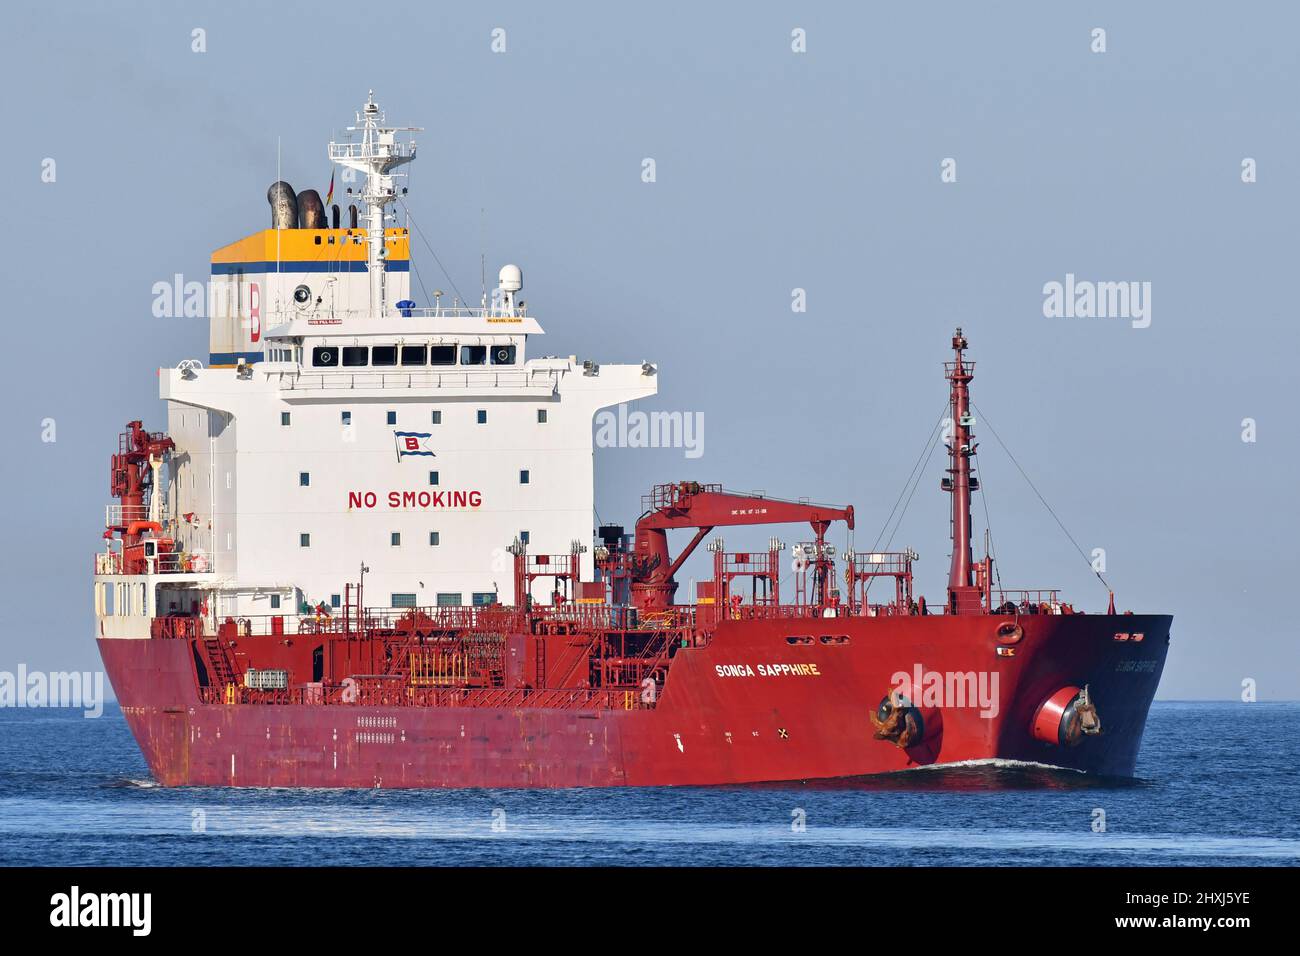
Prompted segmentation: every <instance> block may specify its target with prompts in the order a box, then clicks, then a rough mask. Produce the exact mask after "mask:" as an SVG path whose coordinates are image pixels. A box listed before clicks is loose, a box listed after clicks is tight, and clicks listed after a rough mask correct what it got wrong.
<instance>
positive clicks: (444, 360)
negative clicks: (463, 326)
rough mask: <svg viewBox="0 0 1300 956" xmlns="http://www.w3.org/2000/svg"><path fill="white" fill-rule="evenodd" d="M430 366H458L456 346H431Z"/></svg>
mask: <svg viewBox="0 0 1300 956" xmlns="http://www.w3.org/2000/svg"><path fill="white" fill-rule="evenodd" d="M429 364H430V365H455V364H456V346H454V345H430V346H429Z"/></svg>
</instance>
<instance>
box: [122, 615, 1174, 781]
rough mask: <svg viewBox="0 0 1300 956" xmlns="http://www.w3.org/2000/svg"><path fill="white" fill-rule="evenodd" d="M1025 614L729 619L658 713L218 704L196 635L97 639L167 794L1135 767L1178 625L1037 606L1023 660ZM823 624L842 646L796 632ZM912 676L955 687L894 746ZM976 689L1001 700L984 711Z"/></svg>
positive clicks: (675, 668)
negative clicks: (1067, 724)
mask: <svg viewBox="0 0 1300 956" xmlns="http://www.w3.org/2000/svg"><path fill="white" fill-rule="evenodd" d="M1009 620H1010V619H1009V618H1006V617H999V616H991V615H975V616H959V615H958V616H947V615H943V616H925V615H914V616H899V617H845V618H836V619H834V620H833V621H830V620H826V621H819V620H818V619H812V620H802V621H791V620H780V619H767V620H746V621H723V622H721V623H719V625H718V627H717V630H716V632H715V633H714V634H713V636H712V639H711V640H710V642H709V643H708V644H707V645H705V646H700V647H685V648H681V649H680V650H678V651H677V653H676V654H675V655H674V656H673V658H672V660H671V663H670V666H669V668H668V672H667V679H666V681H665V682H664V686H663V691H662V693H661V694H660V695H659V698H658V700H657V701H656V702H654V704H653V706H650V707H643V706H636V707H634V708H632V707H631V706H630V701H629V707H630V709H617V708H614V709H611V708H609V707H594V706H593V707H590V708H589V709H583V708H581V707H578V708H575V707H548V706H531V705H527V704H525V705H524V706H508V707H493V706H437V707H428V706H388V707H383V706H370V705H361V704H342V703H320V704H309V703H287V704H264V703H262V704H252V703H230V704H222V703H209V702H205V699H204V695H203V694H202V693H201V688H200V683H199V681H198V680H197V679H196V670H195V664H194V657H195V652H194V649H193V647H192V643H191V642H189V641H186V640H179V639H159V638H157V637H153V638H143V639H100V640H99V646H100V651H101V654H102V656H103V659H104V664H105V667H106V669H107V672H108V675H109V679H110V680H111V682H112V685H113V688H114V690H115V692H116V694H117V699H118V701H119V702H120V704H121V706H122V709H123V712H124V714H125V715H126V719H127V721H128V723H129V724H130V727H131V730H132V732H133V733H134V735H135V738H136V740H137V741H138V742H139V744H140V747H141V750H142V751H143V753H144V756H145V758H146V760H147V761H148V764H149V767H150V770H151V771H152V773H153V775H154V776H155V778H156V779H157V780H158V781H159V782H160V783H162V784H164V785H167V786H240V787H397V788H401V787H432V788H439V787H494V788H495V787H501V788H508V787H551V788H558V787H609V786H683V785H729V784H747V783H765V782H777V781H816V780H829V779H837V778H845V777H856V776H862V775H868V774H876V773H883V772H889V771H897V770H903V769H907V768H912V767H917V766H924V765H931V764H941V763H953V762H958V761H967V760H979V759H989V758H1004V759H1014V760H1023V761H1035V762H1041V763H1044V764H1051V765H1055V766H1060V767H1066V768H1073V769H1077V770H1082V771H1088V772H1092V773H1096V774H1101V775H1107V776H1132V775H1133V774H1134V771H1135V766H1136V761H1137V754H1138V749H1139V747H1140V745H1141V741H1142V732H1143V727H1144V725H1145V721H1146V717H1147V712H1148V709H1149V707H1150V704H1151V700H1152V698H1153V697H1154V695H1155V691H1156V686H1157V684H1158V683H1159V679H1160V674H1161V671H1162V669H1163V666H1164V660H1165V655H1166V652H1167V649H1168V643H1169V628H1170V622H1171V618H1170V617H1168V616H1165V615H1109V614H1108V615H1084V614H1065V615H1034V616H1029V617H1021V618H1019V619H1018V623H1019V624H1020V625H1021V626H1022V627H1023V639H1021V640H1020V641H1019V642H1018V643H1017V644H1016V645H1015V647H1014V649H1013V651H1012V653H1011V654H1008V653H1007V651H1008V648H1005V647H1003V648H1002V650H1001V651H999V647H1000V644H999V641H998V637H997V629H998V628H999V626H1001V625H1004V624H1005V623H1006V622H1007V621H1009ZM819 629H825V630H832V631H833V633H834V642H830V643H827V642H823V641H822V640H821V639H820V635H819V636H818V637H817V638H815V639H813V640H812V641H811V643H791V642H790V641H791V640H792V638H791V635H796V634H800V635H802V634H807V633H808V632H809V631H810V630H811V631H812V632H813V634H817V631H818V630H819ZM1137 635H1140V639H1139V640H1134V639H1133V638H1134V636H1137ZM254 640H256V639H250V643H251V642H252V641H254ZM918 669H919V671H918ZM898 674H908V675H913V674H916V675H917V676H922V675H939V677H938V680H939V682H940V683H941V684H942V687H941V688H940V690H941V692H940V693H937V694H936V695H935V697H934V699H929V698H928V697H923V695H921V693H920V691H919V689H918V696H917V700H916V703H917V706H918V709H919V711H920V713H921V715H922V717H923V723H924V733H923V735H922V736H921V739H920V740H919V741H916V742H914V743H912V744H911V745H910V746H907V747H906V748H900V747H898V746H896V745H895V744H893V743H891V742H890V741H888V740H882V739H877V738H876V737H875V736H874V731H875V727H874V726H873V723H872V719H871V718H872V715H873V713H875V712H876V709H877V707H878V706H879V704H880V701H881V700H882V698H883V697H884V696H885V695H886V694H887V693H888V692H889V690H890V688H891V685H892V684H894V683H896V682H897V676H896V675H898ZM944 675H949V676H948V677H947V678H946V683H944V681H945V677H944ZM951 675H957V676H956V677H955V678H954V677H952V676H951ZM968 678H969V679H972V680H974V683H963V681H964V680H966V679H968ZM927 679H928V678H927ZM980 681H983V684H982V685H981V684H980ZM978 686H983V687H985V688H986V689H987V690H988V691H989V692H990V693H989V695H988V696H987V698H986V699H985V700H984V701H983V702H981V701H980V700H978V699H976V697H977V694H976V691H975V688H976V687H978ZM1084 686H1087V687H1088V688H1089V693H1090V695H1091V699H1092V701H1093V702H1094V703H1095V705H1096V708H1097V712H1098V713H1099V715H1100V717H1101V719H1102V723H1103V728H1102V732H1101V733H1100V734H1097V735H1095V736H1085V737H1083V738H1082V739H1081V740H1080V741H1079V742H1078V744H1077V745H1075V746H1066V745H1063V744H1060V743H1055V742H1046V741H1045V740H1043V739H1041V737H1042V735H1041V734H1040V735H1039V736H1037V737H1036V736H1035V734H1034V733H1033V728H1034V725H1035V720H1036V718H1039V719H1040V722H1041V714H1042V708H1043V706H1044V704H1045V703H1046V702H1048V701H1049V700H1050V699H1052V698H1053V695H1059V693H1060V692H1061V691H1062V689H1064V688H1069V687H1076V688H1082V687H1084ZM963 687H965V688H967V690H968V691H969V694H968V695H967V696H966V697H965V699H962V695H961V689H962V688H963ZM954 690H955V691H956V692H957V696H955V697H954V696H953V692H954ZM994 692H995V693H994ZM209 699H210V698H209ZM982 704H983V705H982Z"/></svg>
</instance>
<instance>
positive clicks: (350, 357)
mask: <svg viewBox="0 0 1300 956" xmlns="http://www.w3.org/2000/svg"><path fill="white" fill-rule="evenodd" d="M369 362H370V349H368V348H366V347H365V346H364V345H348V346H345V347H344V349H343V364H344V365H346V366H349V367H356V366H358V365H367V364H369Z"/></svg>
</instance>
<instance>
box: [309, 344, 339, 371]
mask: <svg viewBox="0 0 1300 956" xmlns="http://www.w3.org/2000/svg"><path fill="white" fill-rule="evenodd" d="M311 364H312V365H314V366H316V367H317V368H334V367H336V366H337V365H338V364H339V350H338V349H336V348H334V346H332V345H320V346H317V347H316V348H314V349H312V350H311Z"/></svg>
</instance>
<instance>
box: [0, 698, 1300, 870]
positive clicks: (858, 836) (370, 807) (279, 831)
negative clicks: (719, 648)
mask: <svg viewBox="0 0 1300 956" xmlns="http://www.w3.org/2000/svg"><path fill="white" fill-rule="evenodd" d="M1298 718H1300V704H1297V703H1253V704H1240V703H1201V702H1197V703H1180V702H1157V703H1156V704H1155V705H1154V706H1153V708H1152V712H1151V718H1150V721H1149V723H1148V726H1147V732H1146V736H1145V738H1144V741H1143V745H1142V753H1141V757H1140V759H1139V763H1138V779H1136V780H1133V781H1115V780H1098V779H1094V778H1090V777H1087V776H1085V775H1083V774H1079V773H1075V772H1073V771H1061V770H1053V769H1048V768H1043V767H1038V766H1032V765H1023V764H1017V765H1005V764H989V763H979V764H970V765H957V766H951V767H947V768H928V769H920V770H912V771H906V772H903V773H896V774H888V775H882V776H877V777H870V778H865V779H859V780H854V781H845V782H840V783H836V784H826V783H821V784H808V785H789V784H783V785H772V786H764V787H745V788H708V789H705V788H654V789H618V790H559V791H542V790H459V791H437V790H407V791H403V790H265V789H264V790H237V789H198V788H194V789H190V788H186V789H167V788H164V787H159V786H157V785H155V784H154V783H153V781H152V780H151V779H150V776H149V771H148V769H147V767H146V766H145V762H144V759H143V758H142V757H141V755H140V751H139V749H138V748H137V747H136V744H135V741H134V740H133V739H132V737H131V734H130V732H129V731H128V729H127V726H126V722H125V721H124V720H123V718H122V714H121V711H120V710H119V709H118V708H117V707H116V705H109V706H107V707H106V709H105V711H104V714H103V716H102V717H100V718H98V719H85V718H83V717H82V715H81V713H80V711H68V710H23V709H0V864H5V865H186V866H213V865H258V864H268V865H279V866H292V865H301V864H313V865H336V864H358V865H382V866H394V865H403V864H412V865H414V864H419V865H467V866H477V865H539V864H540V865H567V866H582V865H602V864H603V865H636V866H644V865H686V866H691V865H740V866H750V865H776V864H780V865H867V866H875V865H896V864H937V865H993V866H1026V865H1058V864H1059V865H1070V866H1079V865H1120V866H1146V865H1171V864H1172V865H1179V864H1186V865H1195V866H1201V865H1212V864H1233V865H1255V864H1259V865H1285V866H1294V865H1297V863H1300V798H1298V793H1300V734H1297V719H1298ZM1102 814H1104V818H1103V816H1102ZM1103 819H1104V831H1102V830H1099V829H1098V828H1097V821H1100V820H1103Z"/></svg>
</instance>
